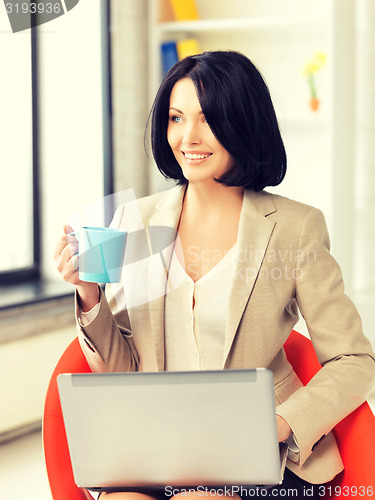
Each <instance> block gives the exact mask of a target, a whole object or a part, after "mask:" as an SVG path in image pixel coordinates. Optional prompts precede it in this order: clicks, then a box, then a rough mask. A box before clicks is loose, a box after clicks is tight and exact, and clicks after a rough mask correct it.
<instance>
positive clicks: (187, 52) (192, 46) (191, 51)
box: [177, 38, 201, 60]
mask: <svg viewBox="0 0 375 500" xmlns="http://www.w3.org/2000/svg"><path fill="white" fill-rule="evenodd" d="M200 53H201V49H200V47H199V43H198V40H197V39H196V38H185V39H184V40H178V42H177V55H178V59H179V60H181V59H185V57H188V56H194V55H195V54H200Z"/></svg>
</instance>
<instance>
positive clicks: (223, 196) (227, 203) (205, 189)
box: [184, 181, 244, 215]
mask: <svg viewBox="0 0 375 500" xmlns="http://www.w3.org/2000/svg"><path fill="white" fill-rule="evenodd" d="M243 193H244V188H243V187H242V186H226V185H225V184H220V183H218V182H216V181H212V182H207V183H203V182H199V183H189V184H188V185H187V188H186V191H185V198H184V209H188V210H189V211H190V210H191V209H193V211H194V212H197V213H200V214H202V213H204V214H206V215H209V214H215V213H216V214H217V213H220V212H224V213H225V212H226V211H227V210H228V209H229V210H230V211H232V210H233V209H236V208H237V209H241V207H242V200H243Z"/></svg>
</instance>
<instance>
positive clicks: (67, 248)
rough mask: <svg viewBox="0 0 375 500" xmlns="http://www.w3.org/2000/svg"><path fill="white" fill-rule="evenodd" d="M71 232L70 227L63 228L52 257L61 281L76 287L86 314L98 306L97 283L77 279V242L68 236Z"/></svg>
mask: <svg viewBox="0 0 375 500" xmlns="http://www.w3.org/2000/svg"><path fill="white" fill-rule="evenodd" d="M71 232H73V229H72V228H71V227H70V226H64V234H63V235H62V236H61V237H60V239H59V240H58V242H57V245H56V250H55V255H54V257H55V261H56V264H57V270H58V271H59V273H60V275H61V277H62V279H63V280H64V281H67V282H68V283H71V284H72V285H75V286H76V287H77V292H78V295H79V301H80V306H81V309H82V311H84V312H86V311H89V310H90V309H92V308H93V307H94V306H95V305H96V304H98V302H99V287H98V284H97V283H88V282H86V281H81V280H80V279H79V272H78V267H79V266H78V240H77V238H76V237H75V236H73V235H71V236H68V235H69V233H71Z"/></svg>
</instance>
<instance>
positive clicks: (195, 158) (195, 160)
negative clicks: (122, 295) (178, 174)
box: [181, 151, 212, 165]
mask: <svg viewBox="0 0 375 500" xmlns="http://www.w3.org/2000/svg"><path fill="white" fill-rule="evenodd" d="M181 153H182V154H183V156H184V157H185V161H186V162H187V163H188V164H189V165H201V164H202V163H204V162H205V161H206V160H208V158H210V157H211V156H212V153H202V152H200V151H194V152H193V151H181Z"/></svg>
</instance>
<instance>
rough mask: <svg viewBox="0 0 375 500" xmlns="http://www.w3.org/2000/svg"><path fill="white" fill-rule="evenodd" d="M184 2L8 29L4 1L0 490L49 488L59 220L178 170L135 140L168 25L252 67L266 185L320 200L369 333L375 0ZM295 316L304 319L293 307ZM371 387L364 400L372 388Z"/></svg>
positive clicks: (156, 183)
mask: <svg viewBox="0 0 375 500" xmlns="http://www.w3.org/2000/svg"><path fill="white" fill-rule="evenodd" d="M62 3H63V4H64V2H62ZM195 4H196V6H197V8H198V12H199V19H197V20H195V21H189V22H185V21H175V20H174V19H173V15H172V14H173V12H172V11H171V6H170V4H169V0H137V1H134V0H89V1H87V0H80V1H79V2H78V3H77V4H76V5H75V7H74V8H72V9H71V10H67V9H66V6H65V11H64V12H65V13H64V15H61V16H60V17H57V18H56V19H53V20H51V21H50V22H48V23H45V24H42V25H40V26H38V27H37V28H36V29H35V30H30V29H27V30H24V31H22V32H19V33H13V32H12V31H11V29H10V24H9V21H8V18H7V15H6V10H5V9H4V8H3V6H0V22H1V24H0V35H1V36H0V47H1V50H0V54H1V59H2V64H4V67H5V70H4V73H3V75H2V78H1V82H0V88H1V92H0V94H1V95H0V103H1V109H2V110H3V112H2V113H1V115H0V123H1V137H2V139H3V140H4V143H3V144H2V147H1V152H0V158H1V162H0V165H1V167H0V168H1V173H2V182H1V186H2V189H1V193H2V195H1V199H0V204H1V214H2V227H3V229H4V228H5V231H4V232H3V238H2V245H1V247H2V248H1V249H0V256H1V263H0V266H1V267H0V380H1V389H0V394H1V404H0V483H1V490H2V493H1V495H2V496H3V497H4V498H7V499H8V500H12V499H19V498H23V497H26V495H27V497H28V498H38V499H43V500H47V499H50V498H51V494H50V491H49V487H48V483H47V477H46V472H45V469H44V462H43V453H42V442H41V432H40V431H41V421H42V413H43V404H44V397H45V393H46V389H47V385H48V381H49V377H50V375H51V373H52V371H53V368H54V366H55V364H56V362H57V360H58V359H59V357H60V356H61V354H62V352H63V351H64V349H65V347H66V346H67V345H68V344H69V343H70V341H71V340H73V339H74V338H75V336H76V328H75V320H74V311H73V289H72V287H71V286H70V285H68V284H66V283H64V282H62V280H61V278H60V277H59V275H58V272H57V270H56V268H55V262H54V258H53V254H54V249H55V245H56V241H57V239H58V238H59V236H60V234H61V232H62V227H63V225H64V224H66V223H67V222H68V221H70V220H72V218H74V217H77V214H79V215H82V213H83V212H85V210H86V211H89V212H90V210H91V208H90V207H93V206H95V204H96V203H97V202H98V200H101V199H102V198H103V197H104V196H106V195H109V194H111V193H127V194H128V193H129V192H130V193H131V195H132V196H133V195H134V196H135V197H141V196H145V195H147V194H151V193H154V192H157V191H161V190H165V189H168V188H169V187H172V185H173V184H171V183H170V182H169V183H168V182H167V181H165V179H164V178H163V177H162V176H161V175H160V173H159V172H158V170H157V168H156V166H155V165H154V163H153V161H152V158H151V157H149V156H148V155H147V153H146V151H145V149H146V150H147V146H148V140H149V139H148V136H147V134H146V139H145V125H146V122H147V119H148V114H149V110H150V107H151V104H152V100H153V97H154V95H155V92H156V90H157V86H158V83H160V80H161V55H160V47H161V44H162V43H163V42H165V41H170V40H172V41H178V40H182V39H190V38H193V39H194V41H195V42H196V43H197V44H198V46H199V47H200V49H201V50H202V51H203V50H218V49H220V50H227V49H231V50H238V51H240V52H244V53H245V54H246V55H247V56H248V57H250V59H252V61H253V62H254V63H255V64H256V65H257V67H258V68H259V69H260V71H261V72H262V74H263V76H264V77H265V79H266V81H267V83H268V86H269V88H270V92H271V96H272V98H273V102H274V105H275V109H276V112H277V116H278V119H279V123H280V128H281V132H282V135H283V138H284V142H285V146H286V150H287V155H288V171H287V175H286V178H285V180H284V182H283V183H282V184H281V185H280V186H277V187H275V188H271V189H269V190H270V191H272V192H274V193H277V194H281V195H284V196H288V197H290V198H293V199H297V200H299V201H302V202H304V203H308V204H310V205H313V206H316V207H318V208H320V209H321V210H322V211H323V212H324V214H325V217H326V220H327V225H328V228H329V232H330V237H331V246H332V253H333V254H334V256H335V257H336V258H337V260H338V261H339V263H340V265H341V268H342V271H343V275H344V281H345V286H346V292H347V294H348V295H349V296H350V297H351V298H352V300H353V301H354V303H355V304H356V306H357V308H358V310H359V312H360V314H361V317H362V321H363V328H364V332H365V333H366V335H367V336H368V338H369V340H370V341H371V343H372V345H373V347H374V348H375V307H374V306H375V260H374V259H373V255H374V254H375V224H374V215H375V196H374V193H375V164H374V162H375V142H374V137H375V120H374V116H375V2H373V0H315V1H314V2H310V1H308V0H231V1H230V2H228V1H227V0H195ZM178 23H181V24H178ZM184 23H185V24H184ZM32 31H33V32H36V34H35V33H34V35H33V36H35V40H34V42H33V41H32V33H31V32H32ZM33 43H35V45H33ZM32 47H34V48H35V53H34V54H33V57H34V59H32ZM317 57H318V59H319V58H320V59H319V61H320V62H321V63H322V64H321V65H317V64H316V62H317ZM314 64H315V66H314ZM309 65H310V66H309ZM306 68H307V69H306ZM308 68H310V70H311V68H313V69H312V73H313V74H312V75H311V74H310V77H312V78H313V79H314V85H315V89H316V97H317V100H318V101H319V102H318V108H317V109H313V108H312V106H311V102H310V101H311V97H312V94H311V92H312V90H311V85H310V83H311V82H309V74H308V71H309V69H308ZM30 75H32V77H31V76H30ZM4 110H5V112H4ZM36 152H37V154H36ZM127 194H126V195H127ZM25 269H26V271H25ZM296 329H297V330H299V331H301V332H302V333H304V334H306V335H307V334H308V332H307V330H306V326H305V325H304V323H303V321H302V320H301V321H300V322H299V323H298V325H297V326H296ZM369 402H370V405H371V406H372V408H374V407H375V392H373V393H372V394H371V395H370V400H369Z"/></svg>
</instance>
